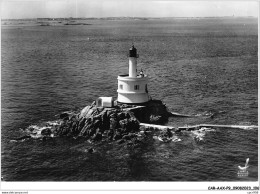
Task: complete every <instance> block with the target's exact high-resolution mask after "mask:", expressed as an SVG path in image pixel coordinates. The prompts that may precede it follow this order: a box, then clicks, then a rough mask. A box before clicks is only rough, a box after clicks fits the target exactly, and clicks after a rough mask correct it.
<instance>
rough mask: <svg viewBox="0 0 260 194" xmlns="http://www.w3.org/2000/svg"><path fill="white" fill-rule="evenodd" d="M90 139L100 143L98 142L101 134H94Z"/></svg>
mask: <svg viewBox="0 0 260 194" xmlns="http://www.w3.org/2000/svg"><path fill="white" fill-rule="evenodd" d="M92 139H93V140H94V141H100V140H102V133H100V132H98V133H96V134H95V135H94V136H93V137H92Z"/></svg>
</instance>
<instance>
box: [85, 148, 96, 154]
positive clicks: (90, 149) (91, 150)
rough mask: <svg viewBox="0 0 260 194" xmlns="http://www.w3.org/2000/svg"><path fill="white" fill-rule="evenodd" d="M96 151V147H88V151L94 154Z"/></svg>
mask: <svg viewBox="0 0 260 194" xmlns="http://www.w3.org/2000/svg"><path fill="white" fill-rule="evenodd" d="M94 151H95V150H94V148H88V149H87V152H88V153H91V154H92V153H93V152H94Z"/></svg>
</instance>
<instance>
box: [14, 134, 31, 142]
mask: <svg viewBox="0 0 260 194" xmlns="http://www.w3.org/2000/svg"><path fill="white" fill-rule="evenodd" d="M30 138H31V136H30V135H24V136H22V137H18V138H15V139H13V140H16V141H19V140H24V139H30Z"/></svg>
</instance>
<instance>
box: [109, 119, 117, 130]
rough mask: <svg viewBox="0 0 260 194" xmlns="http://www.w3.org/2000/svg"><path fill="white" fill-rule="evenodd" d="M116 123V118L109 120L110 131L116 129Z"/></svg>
mask: <svg viewBox="0 0 260 194" xmlns="http://www.w3.org/2000/svg"><path fill="white" fill-rule="evenodd" d="M117 125H118V122H117V120H116V118H113V117H112V118H110V126H109V128H110V129H112V130H115V129H116V128H117Z"/></svg>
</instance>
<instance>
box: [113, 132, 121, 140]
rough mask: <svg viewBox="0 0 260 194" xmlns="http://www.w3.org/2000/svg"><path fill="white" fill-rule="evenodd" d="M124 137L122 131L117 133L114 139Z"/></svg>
mask: <svg viewBox="0 0 260 194" xmlns="http://www.w3.org/2000/svg"><path fill="white" fill-rule="evenodd" d="M121 138H122V134H121V133H116V134H115V135H114V140H118V139H121Z"/></svg>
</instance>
